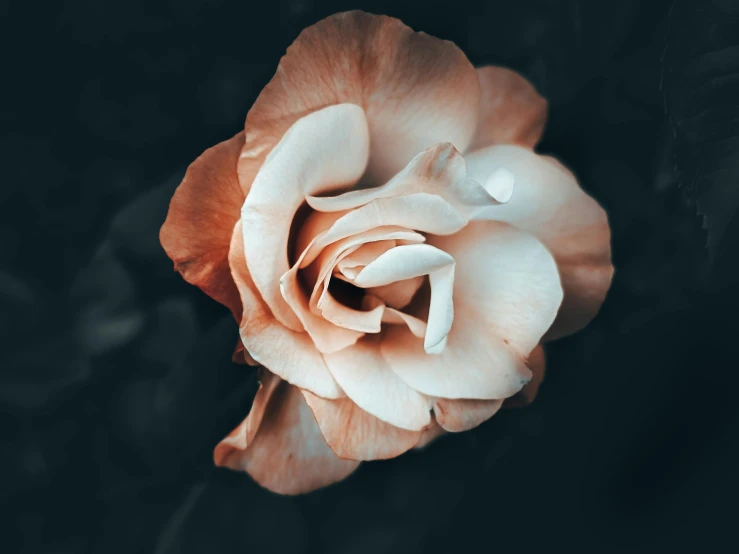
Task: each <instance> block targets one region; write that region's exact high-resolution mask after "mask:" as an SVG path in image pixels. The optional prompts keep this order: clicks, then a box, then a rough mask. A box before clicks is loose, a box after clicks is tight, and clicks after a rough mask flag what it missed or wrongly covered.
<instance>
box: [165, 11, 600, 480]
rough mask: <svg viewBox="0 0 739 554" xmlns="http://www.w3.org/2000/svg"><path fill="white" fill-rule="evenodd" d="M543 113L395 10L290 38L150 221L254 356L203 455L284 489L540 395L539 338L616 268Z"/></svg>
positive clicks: (579, 317) (345, 16) (533, 95)
mask: <svg viewBox="0 0 739 554" xmlns="http://www.w3.org/2000/svg"><path fill="white" fill-rule="evenodd" d="M546 111H547V104H546V101H545V100H544V99H543V98H541V97H540V96H539V95H538V94H537V92H536V91H535V89H534V87H533V86H532V85H531V84H530V83H528V82H527V81H526V80H525V79H523V78H522V77H521V76H520V75H518V74H516V73H515V72H513V71H510V70H508V69H504V68H500V67H483V68H478V69H475V68H474V67H473V66H472V65H471V64H470V62H469V61H468V60H467V58H466V57H465V55H464V54H463V53H462V52H461V51H460V50H459V48H457V47H456V46H455V45H454V44H453V43H450V42H447V41H442V40H439V39H436V38H433V37H430V36H428V35H426V34H424V33H416V32H414V31H412V30H411V29H409V28H408V27H406V26H405V25H404V24H403V23H401V22H400V21H398V20H397V19H393V18H390V17H385V16H375V15H370V14H366V13H363V12H358V11H354V12H347V13H342V14H337V15H334V16H331V17H328V18H327V19H324V20H322V21H320V22H318V23H317V24H315V25H313V26H311V27H309V28H307V29H305V30H304V31H303V32H302V33H301V34H300V36H299V37H298V38H297V39H296V40H295V42H294V43H293V44H292V46H291V47H290V48H289V49H288V50H287V53H286V55H285V56H284V57H283V58H282V60H281V62H280V64H279V67H278V69H277V73H276V74H275V76H274V77H273V79H272V80H271V81H270V82H269V84H268V85H267V86H266V87H265V88H264V90H263V91H262V93H261V94H260V95H259V97H258V98H257V100H256V102H255V104H254V105H253V106H252V108H251V110H250V111H249V114H248V115H247V118H246V124H245V130H244V132H242V133H239V134H238V135H236V136H235V137H233V138H231V139H230V140H227V141H225V142H223V143H221V144H218V145H217V146H215V147H213V148H211V149H209V150H207V151H206V152H205V153H203V154H202V155H201V156H200V157H199V158H198V159H197V160H196V161H195V162H194V163H193V164H192V165H191V166H190V168H189V170H188V172H187V174H186V176H185V179H184V181H183V182H182V184H181V185H180V187H179V188H178V189H177V191H176V193H175V195H174V197H173V198H172V202H171V205H170V210H169V214H168V216H167V220H166V222H165V223H164V225H163V227H162V230H161V235H160V238H161V242H162V245H163V246H164V248H165V250H166V252H167V254H168V255H169V256H170V258H171V259H172V260H173V261H174V263H175V268H176V269H177V271H179V272H180V273H181V274H182V276H183V277H184V278H185V279H186V280H187V281H188V282H190V283H192V284H194V285H197V286H198V287H200V288H201V289H202V290H203V291H205V292H206V293H207V294H209V295H210V296H211V297H213V298H214V299H216V300H218V301H219V302H221V303H223V304H225V305H226V306H227V307H228V308H230V309H231V311H232V312H233V314H234V316H235V317H236V319H237V321H239V323H240V335H241V341H242V345H241V347H240V348H239V349H237V352H236V354H235V356H236V357H242V359H243V360H244V361H246V362H247V363H250V364H252V365H260V366H262V369H260V371H261V378H260V381H261V387H260V389H259V391H258V393H257V395H256V397H255V399H254V403H253V405H252V407H251V411H250V412H249V415H248V416H247V417H246V419H245V420H244V421H243V422H242V423H241V424H240V425H239V426H238V427H237V428H236V429H234V431H233V432H232V433H231V434H230V435H229V436H228V437H226V438H225V439H224V440H223V441H221V443H220V444H218V446H217V447H216V449H215V453H214V457H215V462H216V464H218V465H221V466H226V467H229V468H232V469H236V470H243V471H246V472H247V473H249V474H250V475H251V476H252V477H253V478H254V479H255V480H256V481H257V482H259V483H260V484H261V485H263V486H265V487H267V488H268V489H270V490H273V491H275V492H278V493H282V494H297V493H301V492H306V491H310V490H313V489H316V488H319V487H322V486H325V485H328V484H330V483H333V482H335V481H338V480H341V479H343V478H344V477H346V476H347V475H349V474H350V473H351V472H352V471H353V470H354V469H355V468H356V467H357V465H358V464H359V463H360V462H361V461H365V460H375V459H384V458H392V457H395V456H398V455H400V454H401V453H403V452H405V451H407V450H409V449H411V448H413V447H417V446H421V445H423V444H425V443H427V442H428V441H429V440H431V439H432V438H434V437H436V436H438V435H439V434H441V433H442V432H444V431H450V432H458V431H464V430H468V429H471V428H473V427H475V426H477V425H479V424H480V423H482V422H483V421H485V420H487V419H488V418H490V417H491V416H492V415H493V414H495V413H496V411H497V410H498V409H500V407H501V405H502V404H503V401H504V400H505V399H507V398H511V397H514V400H515V401H517V402H518V403H525V402H526V401H530V400H531V399H532V398H533V395H534V394H535V392H536V388H537V387H538V384H539V383H540V381H541V379H542V377H543V371H544V353H543V350H542V347H541V345H540V343H541V341H542V340H551V339H554V338H557V337H561V336H564V335H567V334H570V333H572V332H574V331H576V330H578V329H580V328H582V327H583V326H585V325H586V324H587V323H588V322H589V321H590V320H591V319H592V318H593V317H594V315H595V314H596V312H597V311H598V309H599V308H600V305H601V304H602V302H603V300H604V298H605V295H606V292H607V290H608V288H609V286H610V282H611V278H612V274H613V267H612V265H611V255H610V230H609V227H608V220H607V218H606V214H605V212H604V211H603V210H602V209H601V208H600V206H599V205H598V204H597V203H596V202H595V201H594V200H593V199H592V198H590V197H589V196H588V195H586V194H585V193H584V192H583V191H582V190H581V189H580V187H579V186H578V184H577V181H576V179H575V178H574V176H573V175H572V173H570V172H569V171H568V170H567V169H566V168H565V167H564V166H562V165H561V164H560V163H559V162H557V161H556V160H554V159H552V158H549V157H546V156H541V155H538V154H536V153H535V152H534V151H533V147H534V146H535V144H536V143H537V141H538V140H539V138H540V136H541V134H542V132H543V127H544V123H545V120H546ZM214 378H215V377H214Z"/></svg>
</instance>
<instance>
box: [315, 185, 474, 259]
mask: <svg viewBox="0 0 739 554" xmlns="http://www.w3.org/2000/svg"><path fill="white" fill-rule="evenodd" d="M466 224H467V220H466V219H465V218H464V217H462V215H461V214H460V213H459V212H458V211H457V210H455V209H454V208H453V207H452V206H451V205H450V204H449V203H448V202H446V201H445V200H444V199H443V198H440V197H439V196H435V195H432V194H427V193H417V194H409V195H407V196H397V197H394V198H378V199H377V200H373V201H372V202H370V203H369V204H365V205H364V206H362V207H360V208H357V209H356V210H353V211H350V212H348V213H346V214H344V215H343V216H341V217H340V218H339V219H338V220H336V222H335V223H334V224H333V225H331V227H330V228H329V229H328V230H326V231H324V232H323V233H320V234H319V235H318V236H316V238H315V240H314V241H313V242H312V243H311V245H310V246H309V247H308V248H306V250H305V252H304V256H303V259H302V261H301V267H306V266H307V265H309V264H311V263H313V261H314V260H315V259H316V257H318V255H319V254H320V253H321V251H322V250H323V249H324V248H325V247H326V246H328V245H329V244H331V243H333V242H336V241H339V240H341V239H344V238H346V237H350V236H352V235H357V234H359V233H364V232H367V231H369V230H371V229H375V228H377V227H385V226H400V227H405V228H407V229H414V230H416V231H419V232H422V233H432V234H435V235H451V234H453V233H456V232H457V231H459V230H460V229H462V228H463V227H464V226H465V225H466Z"/></svg>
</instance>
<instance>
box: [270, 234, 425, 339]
mask: <svg viewBox="0 0 739 554" xmlns="http://www.w3.org/2000/svg"><path fill="white" fill-rule="evenodd" d="M320 236H322V235H319V237H320ZM394 238H406V239H408V240H419V241H420V240H423V236H422V235H419V234H418V233H414V232H412V231H408V230H406V229H402V228H399V227H394V226H381V227H377V228H374V229H370V230H368V231H365V232H363V233H358V234H356V235H351V236H349V237H346V238H344V239H342V240H339V241H337V242H335V243H333V244H331V245H330V246H329V247H327V248H325V249H324V250H323V251H322V252H321V254H320V256H319V257H318V259H317V260H316V264H317V265H318V266H319V271H318V281H317V283H316V287H315V289H314V294H313V298H314V299H315V300H314V302H315V304H316V307H318V303H319V302H320V301H321V300H320V299H318V298H317V297H316V293H317V292H318V291H319V290H322V292H324V293H326V292H327V289H328V279H330V277H331V270H332V268H333V267H334V265H335V264H336V262H337V260H338V259H339V257H340V256H341V255H342V253H347V252H349V253H351V252H353V250H352V249H355V248H357V247H359V246H361V245H363V244H367V243H370V242H376V241H381V240H393V239H394ZM316 240H318V237H317V238H316V239H315V240H314V242H313V243H312V244H311V245H310V246H309V247H308V248H306V250H305V251H304V252H303V254H301V256H300V257H299V258H298V260H297V261H296V262H295V264H294V265H293V267H292V268H290V269H289V270H288V271H287V272H286V273H285V274H284V275H283V276H282V277H281V278H280V290H281V292H282V295H283V298H284V299H285V302H286V303H287V305H288V306H290V308H292V310H293V311H294V313H295V315H296V316H297V318H298V320H299V321H300V323H301V324H302V325H303V327H304V329H305V330H306V332H307V333H308V334H309V335H310V337H311V338H312V339H313V341H314V343H315V345H316V348H317V349H318V350H319V351H320V352H322V353H329V352H336V351H338V350H341V349H342V348H346V347H347V346H349V345H351V344H354V343H355V342H356V341H357V340H359V338H360V337H361V336H362V335H363V332H361V331H358V330H356V329H353V328H352V327H351V326H337V325H334V323H332V322H331V321H329V320H327V319H325V318H324V317H322V316H320V315H316V314H315V313H314V311H313V310H311V302H310V298H308V296H307V294H306V293H305V291H303V289H302V288H301V286H300V282H299V276H298V272H299V270H300V267H301V265H302V264H303V263H304V258H305V256H306V255H307V253H308V252H310V249H311V247H312V245H313V244H314V243H315V241H316ZM321 298H323V299H324V302H329V300H328V299H327V297H326V296H325V295H321ZM333 307H334V308H335V310H338V307H337V306H335V305H334V306H333ZM335 313H336V312H335ZM377 316H378V320H377V321H378V323H379V318H380V317H381V314H379V313H378V314H377ZM378 331H379V329H378Z"/></svg>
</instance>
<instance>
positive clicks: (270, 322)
mask: <svg viewBox="0 0 739 554" xmlns="http://www.w3.org/2000/svg"><path fill="white" fill-rule="evenodd" d="M241 226H242V224H241V222H240V221H239V222H238V223H237V224H236V227H234V233H233V238H232V240H231V250H230V252H229V256H228V262H229V265H230V266H231V274H232V275H233V278H234V281H235V282H236V286H237V287H238V290H239V293H240V294H241V302H242V303H243V305H244V314H243V317H242V319H241V325H240V327H239V331H240V334H241V340H242V342H243V343H244V346H245V347H246V349H247V350H248V351H249V353H250V354H251V356H252V358H253V359H254V360H255V361H256V362H258V363H260V364H262V365H263V366H265V367H267V368H269V370H270V371H271V372H272V373H275V374H276V375H278V376H279V377H281V378H282V379H284V380H286V381H288V382H289V383H292V384H294V385H296V386H299V387H301V388H305V389H308V390H310V391H313V392H315V393H316V394H318V395H320V396H323V397H325V398H341V397H342V396H344V392H343V391H342V390H341V388H340V387H339V385H338V384H337V383H336V381H335V380H334V378H333V376H332V375H331V373H330V372H329V370H328V368H327V367H326V363H325V362H324V361H323V357H322V356H321V354H320V352H318V350H317V349H316V347H315V345H314V344H313V341H311V338H310V337H309V336H308V335H307V334H306V333H298V332H295V331H292V330H290V329H288V328H287V327H285V326H284V325H281V324H280V323H279V322H278V321H277V320H276V319H275V317H274V316H273V315H272V312H271V311H270V310H269V308H268V307H267V306H266V305H265V304H264V302H262V300H261V299H260V297H259V292H258V291H257V289H256V287H255V286H254V282H253V281H252V279H251V276H250V275H249V271H248V270H247V268H246V260H245V259H244V243H243V232H242V229H241Z"/></svg>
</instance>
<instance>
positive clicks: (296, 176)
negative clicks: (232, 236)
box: [241, 104, 369, 331]
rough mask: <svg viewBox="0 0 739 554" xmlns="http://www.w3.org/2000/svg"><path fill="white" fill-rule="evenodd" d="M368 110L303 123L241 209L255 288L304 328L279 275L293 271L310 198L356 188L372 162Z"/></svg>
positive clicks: (335, 111) (346, 107)
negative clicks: (292, 253)
mask: <svg viewBox="0 0 739 554" xmlns="http://www.w3.org/2000/svg"><path fill="white" fill-rule="evenodd" d="M368 148H369V135H368V131H367V120H366V119H365V117H364V112H363V111H362V109H361V108H360V107H358V106H355V105H352V104H341V105H337V106H330V107H328V108H324V109H323V110H320V111H317V112H313V113H311V114H310V115H307V116H305V117H303V118H302V119H300V120H298V121H297V122H296V123H295V124H294V125H293V126H292V127H291V128H290V130H289V131H287V133H286V134H285V136H284V137H283V138H282V140H281V141H280V143H279V144H278V145H277V146H276V147H275V148H274V149H273V150H272V151H271V152H270V154H269V156H267V158H266V159H265V161H264V165H263V166H262V167H261V169H260V170H259V173H257V175H256V176H255V178H254V182H253V183H252V186H251V190H250V192H249V194H248V196H247V197H246V201H245V202H244V205H243V207H242V208H241V219H242V221H243V232H244V247H245V253H246V260H247V264H248V267H249V272H250V273H251V276H252V279H253V280H254V284H255V285H256V287H257V290H258V291H259V292H260V294H261V296H262V298H263V299H264V301H265V303H266V304H267V306H269V308H270V310H272V313H273V314H274V315H275V317H276V318H277V320H278V321H279V322H280V323H282V324H283V325H286V326H287V327H289V328H290V329H292V330H293V331H301V330H302V325H301V324H300V322H299V321H298V318H297V317H296V316H295V314H294V313H293V311H292V310H291V309H290V307H289V306H288V305H287V304H286V303H285V301H284V299H283V298H282V295H281V293H280V288H279V280H280V277H281V276H282V275H283V274H284V273H285V272H286V271H287V270H288V269H289V265H288V240H289V237H290V229H291V225H292V222H293V219H294V218H295V214H296V213H297V211H298V208H300V206H301V205H302V204H303V202H304V199H305V196H306V194H313V193H315V192H316V191H318V190H326V189H330V188H333V187H340V186H346V185H351V184H353V183H355V182H356V181H357V180H358V179H359V178H360V177H361V176H362V173H363V172H364V169H365V166H366V164H367V156H368V152H369V150H368Z"/></svg>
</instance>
